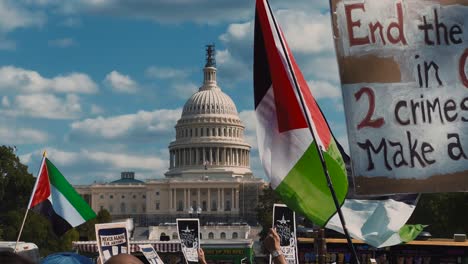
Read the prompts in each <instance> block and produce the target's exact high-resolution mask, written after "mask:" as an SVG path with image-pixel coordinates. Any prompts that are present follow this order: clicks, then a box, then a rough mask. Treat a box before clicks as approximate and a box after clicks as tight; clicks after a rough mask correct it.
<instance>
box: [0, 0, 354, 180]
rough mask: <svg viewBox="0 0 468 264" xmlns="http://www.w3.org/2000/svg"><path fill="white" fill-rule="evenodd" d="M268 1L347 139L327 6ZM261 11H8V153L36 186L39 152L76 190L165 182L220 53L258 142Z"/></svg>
mask: <svg viewBox="0 0 468 264" xmlns="http://www.w3.org/2000/svg"><path fill="white" fill-rule="evenodd" d="M290 2H291V1H282V0H271V4H272V7H273V9H274V12H275V14H276V16H277V18H278V20H279V22H280V25H281V27H282V28H283V30H284V32H285V35H286V38H287V40H288V42H289V44H290V46H291V48H292V50H293V53H294V55H295V57H296V59H297V60H298V62H299V65H300V67H301V68H302V71H303V73H304V75H305V76H306V78H307V80H308V82H309V85H310V86H311V89H312V92H313V93H314V95H315V97H316V98H318V101H319V104H320V105H321V107H322V108H323V110H324V111H325V115H326V117H327V118H328V120H329V121H330V123H331V126H332V129H333V130H334V132H335V134H336V135H337V137H338V139H339V140H340V141H342V142H343V143H344V145H347V142H346V127H345V122H344V113H343V106H342V100H341V92H340V89H339V84H338V73H337V66H336V59H335V54H334V49H333V43H332V34H331V27H330V18H329V14H328V12H329V11H328V9H327V8H328V0H297V1H294V3H290ZM253 14H254V1H253V0H237V1H232V0H216V1H208V0H177V1H176V0H135V1H127V0H73V1H72V0H70V1H68V0H0V144H1V145H10V146H13V145H16V146H17V154H18V155H19V156H20V158H21V160H22V161H23V162H24V163H26V164H28V166H29V171H30V172H31V173H33V174H36V172H37V169H38V166H39V162H40V159H41V152H42V150H44V149H47V151H48V156H49V158H50V159H51V160H52V161H53V162H54V163H55V164H56V165H57V167H59V169H60V170H61V171H62V172H63V173H64V175H66V176H67V177H68V178H69V180H70V181H71V182H72V183H74V184H89V183H92V182H94V181H100V182H102V181H111V180H114V179H116V178H118V177H119V175H120V171H124V170H132V171H136V173H137V177H138V178H140V179H148V178H160V177H163V174H164V172H165V171H166V170H167V167H168V153H167V146H168V144H169V142H170V141H171V140H173V138H174V125H175V123H176V121H177V119H178V118H179V117H180V113H181V107H182V106H183V104H184V102H185V101H186V100H187V99H188V98H189V97H190V95H191V94H192V93H193V92H195V91H196V89H197V87H199V86H200V85H201V82H202V74H201V73H202V67H203V65H204V56H205V54H204V47H205V45H206V44H208V43H215V44H216V47H217V64H218V73H219V74H218V79H219V85H220V86H221V87H222V89H223V91H224V92H225V93H227V94H228V95H230V96H231V97H232V98H233V100H234V101H235V102H236V104H237V107H238V110H239V112H240V116H241V118H242V119H243V121H244V123H245V125H246V127H247V133H246V135H247V140H248V141H249V142H250V143H251V144H252V146H253V149H252V164H253V170H254V172H255V174H256V175H257V176H259V177H264V173H263V170H262V168H261V165H260V162H259V159H258V151H257V146H256V140H255V116H254V112H253V96H252V94H253V87H252V48H253V41H252V40H253V22H252V20H253Z"/></svg>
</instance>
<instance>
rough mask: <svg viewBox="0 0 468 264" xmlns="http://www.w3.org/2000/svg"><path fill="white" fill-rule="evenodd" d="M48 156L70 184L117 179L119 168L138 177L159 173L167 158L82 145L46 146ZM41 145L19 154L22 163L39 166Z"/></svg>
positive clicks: (164, 166)
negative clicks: (71, 148)
mask: <svg viewBox="0 0 468 264" xmlns="http://www.w3.org/2000/svg"><path fill="white" fill-rule="evenodd" d="M46 150H47V157H48V158H49V159H50V160H51V161H52V162H53V163H54V165H56V166H57V167H58V168H59V170H60V171H61V172H62V173H63V174H64V176H65V177H66V178H67V179H68V180H69V181H70V182H71V183H72V184H90V183H92V182H93V181H96V180H97V181H102V180H108V181H112V180H117V179H119V178H120V175H119V174H120V172H121V171H135V172H136V177H137V178H139V179H145V178H150V177H151V178H155V177H162V176H163V173H164V172H166V170H167V168H168V165H169V161H168V160H167V159H166V158H161V157H159V156H156V155H151V154H150V155H142V154H136V153H131V152H121V153H118V152H116V151H112V152H110V151H99V150H90V149H81V150H78V151H66V150H60V149H57V148H54V147H47V148H46ZM42 152H43V149H40V150H36V151H33V152H31V153H27V154H23V155H20V160H21V162H22V163H26V164H28V166H29V167H30V168H32V169H33V170H34V168H38V167H39V162H40V157H41V156H42Z"/></svg>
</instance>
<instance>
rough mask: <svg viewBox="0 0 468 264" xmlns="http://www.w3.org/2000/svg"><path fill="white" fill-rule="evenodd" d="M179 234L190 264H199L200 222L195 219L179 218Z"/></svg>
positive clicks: (183, 250)
mask: <svg viewBox="0 0 468 264" xmlns="http://www.w3.org/2000/svg"><path fill="white" fill-rule="evenodd" d="M176 221H177V234H179V239H180V243H181V246H182V253H184V256H185V259H186V260H187V261H188V262H198V249H199V248H200V221H199V220H198V219H195V218H178V219H176Z"/></svg>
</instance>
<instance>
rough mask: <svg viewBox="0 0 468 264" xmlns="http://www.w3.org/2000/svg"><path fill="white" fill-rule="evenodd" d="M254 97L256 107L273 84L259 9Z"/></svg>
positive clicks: (255, 37)
mask: <svg viewBox="0 0 468 264" xmlns="http://www.w3.org/2000/svg"><path fill="white" fill-rule="evenodd" d="M253 80H254V97H255V108H257V106H258V105H259V104H260V102H261V101H262V99H263V97H264V96H265V94H266V93H267V92H268V89H269V88H270V86H271V75H270V67H269V64H268V57H267V53H266V47H265V40H264V39H263V32H262V27H261V25H260V18H259V17H258V14H257V11H255V33H254V76H253Z"/></svg>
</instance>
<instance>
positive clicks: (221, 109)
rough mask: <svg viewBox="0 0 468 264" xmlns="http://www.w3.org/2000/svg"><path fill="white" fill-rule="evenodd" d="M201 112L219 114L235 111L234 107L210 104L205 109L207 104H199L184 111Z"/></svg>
mask: <svg viewBox="0 0 468 264" xmlns="http://www.w3.org/2000/svg"><path fill="white" fill-rule="evenodd" d="M194 110H195V111H197V110H198V111H199V110H205V111H210V112H212V111H216V112H217V113H222V114H223V113H229V112H234V111H235V109H234V108H233V107H229V106H221V107H220V105H218V104H216V105H215V104H208V105H206V107H205V104H201V105H200V104H197V105H194V106H190V107H186V108H185V109H184V111H194Z"/></svg>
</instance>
